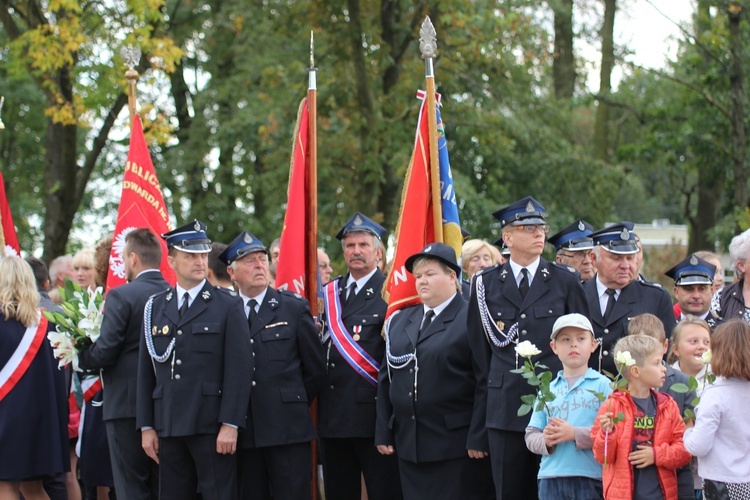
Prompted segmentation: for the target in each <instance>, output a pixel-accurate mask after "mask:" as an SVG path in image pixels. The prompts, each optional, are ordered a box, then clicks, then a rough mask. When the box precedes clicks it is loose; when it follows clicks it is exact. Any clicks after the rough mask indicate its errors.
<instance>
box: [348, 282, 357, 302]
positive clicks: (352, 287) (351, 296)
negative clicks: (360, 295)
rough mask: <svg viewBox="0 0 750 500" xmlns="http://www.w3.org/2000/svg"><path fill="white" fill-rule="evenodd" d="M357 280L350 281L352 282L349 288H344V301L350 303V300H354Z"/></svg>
mask: <svg viewBox="0 0 750 500" xmlns="http://www.w3.org/2000/svg"><path fill="white" fill-rule="evenodd" d="M356 290H357V282H356V281H352V284H351V285H349V288H347V290H346V303H347V304H348V303H350V302H351V301H352V300H354V297H355V296H356V295H357V292H356Z"/></svg>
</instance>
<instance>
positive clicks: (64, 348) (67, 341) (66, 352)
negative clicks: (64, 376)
mask: <svg viewBox="0 0 750 500" xmlns="http://www.w3.org/2000/svg"><path fill="white" fill-rule="evenodd" d="M47 339H48V340H49V342H50V345H51V346H52V350H53V353H54V356H55V358H57V359H58V360H59V361H58V364H57V367H58V368H62V367H63V366H65V365H69V364H72V365H73V369H74V370H75V371H78V372H79V371H81V369H80V368H79V367H78V352H76V349H75V347H74V346H73V340H72V339H71V338H70V335H68V334H67V333H64V332H58V331H51V332H49V333H47Z"/></svg>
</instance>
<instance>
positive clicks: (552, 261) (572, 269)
mask: <svg viewBox="0 0 750 500" xmlns="http://www.w3.org/2000/svg"><path fill="white" fill-rule="evenodd" d="M549 263H550V264H551V265H553V266H555V267H558V268H560V269H564V270H565V271H568V272H570V273H575V272H576V271H577V269H576V268H575V267H570V266H566V265H565V264H561V263H559V262H557V261H554V260H551V261H550V262H549Z"/></svg>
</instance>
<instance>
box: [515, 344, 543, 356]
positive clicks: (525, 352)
mask: <svg viewBox="0 0 750 500" xmlns="http://www.w3.org/2000/svg"><path fill="white" fill-rule="evenodd" d="M516 353H517V354H518V355H519V356H521V357H523V358H531V357H532V356H536V355H537V354H541V353H542V351H540V350H539V349H537V348H536V346H535V345H534V344H532V343H531V342H529V341H528V340H524V341H523V342H521V343H520V344H518V345H517V346H516Z"/></svg>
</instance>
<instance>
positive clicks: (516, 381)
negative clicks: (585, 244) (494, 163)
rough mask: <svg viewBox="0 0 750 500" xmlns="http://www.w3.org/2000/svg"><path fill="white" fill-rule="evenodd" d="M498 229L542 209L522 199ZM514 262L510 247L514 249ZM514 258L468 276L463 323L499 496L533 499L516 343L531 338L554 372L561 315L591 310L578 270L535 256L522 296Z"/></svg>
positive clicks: (533, 471)
mask: <svg viewBox="0 0 750 500" xmlns="http://www.w3.org/2000/svg"><path fill="white" fill-rule="evenodd" d="M493 215H494V216H495V217H496V218H497V219H499V220H500V222H501V224H502V226H503V227H504V228H505V227H506V226H509V225H510V226H523V225H544V224H545V217H546V214H545V213H544V207H543V206H542V205H541V204H540V203H539V202H538V201H536V200H535V199H533V198H531V197H526V198H523V199H521V200H519V201H517V202H515V203H513V204H511V205H509V206H507V207H505V208H502V209H500V210H498V211H497V212H495V213H494V214H493ZM510 259H511V260H512V259H513V249H512V248H511V258H510ZM511 260H509V261H508V262H506V263H505V264H503V265H497V266H493V267H489V268H485V269H481V270H480V271H478V272H477V274H476V275H475V276H474V278H473V280H472V285H471V287H472V288H471V299H470V300H469V312H468V328H469V336H470V340H471V342H472V350H473V351H474V352H477V353H480V354H479V355H478V358H477V361H478V363H480V366H481V368H482V372H483V374H484V375H485V376H486V379H487V393H486V398H485V401H484V405H485V411H486V415H487V420H486V425H487V429H488V438H489V444H488V445H486V447H485V448H484V449H485V450H487V449H488V450H489V453H490V459H491V462H492V474H493V478H494V482H495V490H496V494H497V498H498V499H499V498H505V499H517V498H518V499H521V498H536V494H537V493H536V484H537V483H536V475H537V472H538V467H539V461H538V457H537V456H536V455H534V454H533V453H531V452H530V451H528V449H527V448H526V444H525V442H524V430H525V428H526V425H527V423H528V418H525V417H524V418H521V417H518V415H517V411H518V407H519V406H520V405H521V396H523V395H525V394H531V393H532V392H533V391H532V388H531V386H529V385H528V384H527V383H526V381H525V379H523V378H522V377H521V376H520V375H517V374H513V373H510V370H513V369H515V368H518V367H519V366H520V363H521V361H519V359H518V358H517V356H516V353H515V350H514V346H515V345H516V343H517V342H522V341H527V340H528V341H530V342H532V343H533V344H535V345H536V346H537V348H539V349H540V350H541V351H542V354H540V355H539V357H537V358H535V361H538V362H540V363H542V364H544V365H546V366H548V367H549V368H550V370H551V371H552V373H555V372H556V371H557V370H559V369H560V368H561V365H560V361H559V359H558V358H557V356H555V355H554V353H553V352H552V350H551V348H550V347H549V335H550V332H551V331H552V326H553V325H554V323H555V321H556V320H557V318H559V317H560V316H562V315H564V314H570V313H580V314H583V315H584V316H588V314H589V307H588V305H587V303H586V298H585V295H584V293H583V288H582V287H581V283H580V277H579V274H578V273H577V272H576V271H575V270H573V269H572V268H569V267H567V266H563V265H561V264H557V263H555V262H548V261H547V260H545V259H543V258H541V257H539V258H538V267H537V269H536V273H535V274H534V277H533V279H532V280H531V284H530V285H529V287H528V291H527V292H526V295H525V297H523V296H522V294H521V290H520V289H519V285H518V283H517V282H516V278H515V276H514V273H513V270H512V268H511V264H510V262H511Z"/></svg>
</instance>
